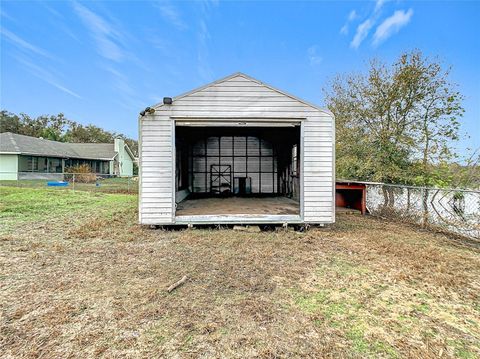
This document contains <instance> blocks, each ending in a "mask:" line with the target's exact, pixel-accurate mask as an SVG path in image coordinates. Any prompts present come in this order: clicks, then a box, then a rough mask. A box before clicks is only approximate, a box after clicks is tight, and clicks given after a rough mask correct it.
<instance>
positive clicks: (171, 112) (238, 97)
mask: <svg viewBox="0 0 480 359" xmlns="http://www.w3.org/2000/svg"><path fill="white" fill-rule="evenodd" d="M170 116H173V117H174V118H175V117H177V118H186V119H189V118H192V119H195V118H197V119H198V118H206V117H211V118H218V119H220V118H221V119H222V122H225V121H228V119H229V118H232V117H235V118H236V119H233V120H232V121H235V122H238V121H239V120H238V118H245V119H248V118H256V119H261V118H263V117H268V118H272V117H278V118H293V119H295V118H300V117H304V118H305V120H304V123H303V126H304V128H303V142H304V153H303V160H304V163H303V176H304V187H303V190H304V205H303V215H304V219H305V222H310V223H330V222H333V221H334V220H335V217H334V207H335V206H334V171H333V148H334V147H333V141H334V123H333V118H332V117H331V116H330V115H329V114H327V113H325V112H323V111H320V110H317V109H315V108H314V107H311V106H309V105H307V104H304V103H302V102H300V101H298V100H296V99H293V98H291V97H288V96H286V95H284V94H282V93H280V92H278V91H274V90H273V89H270V88H269V87H267V86H264V85H263V84H260V83H258V82H255V81H253V80H251V79H249V78H246V77H243V76H242V75H237V76H235V77H232V78H230V79H228V80H224V81H222V82H219V83H216V84H213V85H211V86H208V87H207V88H204V89H203V90H200V91H196V92H193V93H191V94H188V95H186V96H184V97H181V98H179V99H177V100H174V102H173V105H171V106H159V107H157V109H156V112H155V115H154V116H145V117H143V118H141V120H140V122H141V126H140V161H141V164H140V166H141V181H140V221H141V223H144V224H162V223H163V224H164V223H170V222H171V221H172V220H173V217H174V213H173V204H174V192H173V189H172V186H173V173H174V168H173V164H174V163H175V161H174V152H173V149H172V143H173V140H172V135H173V120H172V119H171V118H170Z"/></svg>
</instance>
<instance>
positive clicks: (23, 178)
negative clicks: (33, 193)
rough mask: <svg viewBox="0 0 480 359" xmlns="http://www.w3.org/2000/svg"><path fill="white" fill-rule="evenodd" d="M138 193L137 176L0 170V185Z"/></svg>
mask: <svg viewBox="0 0 480 359" xmlns="http://www.w3.org/2000/svg"><path fill="white" fill-rule="evenodd" d="M1 186H8V187H23V188H52V189H56V190H71V191H95V192H104V193H128V194H136V193H138V177H136V176H125V177H123V176H122V177H119V176H117V175H110V174H98V173H42V172H0V187H1Z"/></svg>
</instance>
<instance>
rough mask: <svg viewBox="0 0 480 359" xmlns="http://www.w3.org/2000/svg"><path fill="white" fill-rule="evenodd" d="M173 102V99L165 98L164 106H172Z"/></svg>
mask: <svg viewBox="0 0 480 359" xmlns="http://www.w3.org/2000/svg"><path fill="white" fill-rule="evenodd" d="M172 102H173V100H172V98H171V97H164V98H163V104H164V105H171V104H172Z"/></svg>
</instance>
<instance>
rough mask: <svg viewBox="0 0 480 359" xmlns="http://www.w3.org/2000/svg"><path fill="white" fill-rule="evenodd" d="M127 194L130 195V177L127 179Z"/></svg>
mask: <svg viewBox="0 0 480 359" xmlns="http://www.w3.org/2000/svg"><path fill="white" fill-rule="evenodd" d="M127 193H130V176H128V179H127Z"/></svg>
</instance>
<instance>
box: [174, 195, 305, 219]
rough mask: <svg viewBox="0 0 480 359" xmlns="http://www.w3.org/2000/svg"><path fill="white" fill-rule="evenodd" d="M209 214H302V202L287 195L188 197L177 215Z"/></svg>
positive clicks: (178, 209) (180, 206)
mask: <svg viewBox="0 0 480 359" xmlns="http://www.w3.org/2000/svg"><path fill="white" fill-rule="evenodd" d="M208 214H219V215H221V214H293V215H295V214H300V203H298V202H297V201H294V200H293V199H290V198H286V197H280V196H279V197H223V198H222V197H212V198H201V199H186V200H184V201H182V202H180V203H179V204H178V205H177V211H176V215H177V216H192V215H208Z"/></svg>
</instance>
